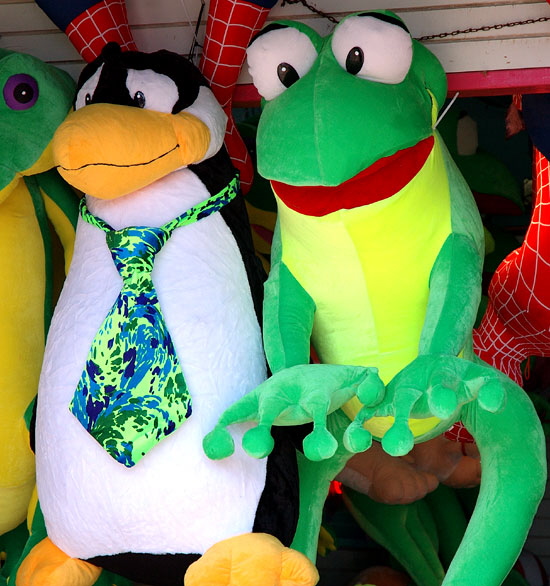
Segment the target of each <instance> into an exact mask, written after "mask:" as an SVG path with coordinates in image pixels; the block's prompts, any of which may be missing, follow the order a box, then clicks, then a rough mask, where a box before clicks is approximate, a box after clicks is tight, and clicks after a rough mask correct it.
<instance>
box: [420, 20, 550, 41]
mask: <svg viewBox="0 0 550 586" xmlns="http://www.w3.org/2000/svg"><path fill="white" fill-rule="evenodd" d="M549 20H550V16H541V17H540V18H528V19H527V20H518V21H516V22H507V23H504V24H492V25H485V26H479V27H475V28H474V27H472V28H467V29H463V30H456V31H452V32H449V33H438V34H435V35H426V36H424V37H420V38H418V39H417V40H419V41H431V40H433V39H444V38H445V37H454V36H456V35H467V34H469V33H479V32H480V31H484V32H485V31H492V30H500V29H503V28H507V27H513V26H521V25H524V24H535V23H537V22H547V21H549Z"/></svg>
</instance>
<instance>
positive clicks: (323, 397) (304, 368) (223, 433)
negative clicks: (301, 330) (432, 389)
mask: <svg viewBox="0 0 550 586" xmlns="http://www.w3.org/2000/svg"><path fill="white" fill-rule="evenodd" d="M384 391H385V389H384V385H383V383H382V381H381V380H380V378H379V376H378V371H377V369H375V368H364V367H359V366H343V365H332V364H307V365H298V366H293V367H291V368H287V369H284V370H281V371H279V372H277V373H275V374H274V375H273V376H272V377H270V378H269V379H268V380H266V381H265V382H263V383H262V384H261V385H259V386H258V387H256V388H255V389H254V390H253V391H252V392H250V393H249V394H247V395H246V396H245V397H243V398H242V399H241V400H239V401H237V402H236V403H235V404H234V405H232V406H231V407H230V408H229V409H227V410H226V411H225V412H224V413H223V415H222V416H221V418H220V419H219V421H218V423H217V425H216V427H215V428H214V429H213V430H212V431H211V432H210V433H209V434H208V435H207V436H206V437H205V438H204V442H203V446H204V450H205V452H206V454H207V455H208V457H210V458H212V459H219V458H224V457H227V456H229V455H231V454H232V453H233V451H234V445H233V439H232V437H231V435H230V433H229V431H228V430H227V427H228V426H229V425H232V424H234V423H242V422H246V421H255V422H257V424H258V425H257V426H256V427H253V428H252V429H250V430H248V431H247V432H246V433H245V435H244V437H243V448H244V450H245V451H246V452H247V453H248V454H249V455H251V456H253V457H256V458H263V457H265V456H267V455H268V454H269V453H271V450H272V449H273V438H272V436H271V427H272V426H273V425H284V426H288V425H302V424H304V423H310V422H313V431H312V432H311V433H310V434H309V435H307V436H306V438H305V439H304V442H303V448H304V455H305V456H306V457H307V458H308V459H310V460H314V461H319V460H323V459H327V458H330V457H332V456H333V455H334V453H335V452H336V449H337V448H338V442H337V440H336V439H335V438H334V436H333V435H332V434H331V433H330V432H329V431H328V429H327V416H328V415H329V414H330V413H332V412H333V411H335V410H336V409H339V408H340V407H341V406H342V405H343V404H344V403H346V402H347V401H349V400H350V399H351V398H352V397H354V396H355V395H357V396H358V397H359V399H360V400H361V401H362V402H363V403H364V404H366V405H369V406H371V405H374V404H377V403H379V402H380V400H381V399H382V397H383V395H384ZM367 434H368V432H367ZM369 435H370V434H369ZM363 443H365V442H363ZM366 447H368V445H367V446H365V448H363V449H366Z"/></svg>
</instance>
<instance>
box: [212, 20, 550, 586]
mask: <svg viewBox="0 0 550 586" xmlns="http://www.w3.org/2000/svg"><path fill="white" fill-rule="evenodd" d="M248 63H249V69H250V74H251V76H252V79H253V82H254V85H255V86H256V88H257V89H258V91H259V93H260V95H261V96H262V98H263V112H262V115H261V118H260V123H259V126H258V134H257V157H258V171H259V173H260V174H261V175H262V176H264V177H265V178H267V179H269V180H270V181H271V185H272V188H273V191H274V193H275V197H276V200H277V206H278V220H277V226H276V231H275V238H274V242H273V247H272V266H271V271H270V275H269V279H268V281H267V283H266V287H265V301H264V345H265V350H266V354H267V358H268V362H269V365H270V367H271V371H272V372H273V373H274V374H273V376H272V377H271V378H270V379H268V380H267V381H266V382H264V383H263V384H262V385H260V386H259V387H258V388H256V389H255V391H254V392H253V393H251V394H249V395H247V396H246V397H244V398H243V399H242V400H241V401H239V402H238V403H236V404H235V405H234V406H233V407H232V408H231V409H229V410H228V411H227V412H226V413H225V414H224V415H223V416H222V417H221V419H220V421H219V424H218V426H216V428H215V429H214V430H213V432H212V433H211V434H210V435H209V436H207V437H206V438H205V448H206V449H207V451H208V453H209V454H210V455H211V456H213V457H223V456H225V455H226V454H227V453H231V451H232V449H233V448H232V446H231V442H230V440H229V438H228V436H227V434H226V429H225V427H226V426H227V425H229V424H231V423H233V422H234V421H243V420H246V419H250V420H256V421H258V426H257V427H256V428H254V429H252V430H250V431H249V432H248V433H247V434H245V436H244V438H243V446H244V448H245V450H247V451H248V452H249V453H250V454H252V455H254V456H257V457H258V456H263V455H265V454H266V453H269V450H270V449H271V445H272V440H271V439H270V433H269V432H270V428H271V426H272V425H273V424H275V425H288V424H296V423H305V422H307V421H312V420H313V431H312V433H311V434H310V435H308V436H307V437H306V438H305V440H304V443H303V453H304V456H305V457H301V458H300V494H301V503H300V520H299V526H298V532H297V536H296V538H295V541H294V543H293V546H294V547H297V548H298V549H300V550H302V551H303V552H305V553H306V554H307V555H309V556H310V557H312V558H313V556H314V553H315V545H316V539H315V536H316V532H317V531H318V528H319V523H320V511H321V508H322V503H323V501H324V498H325V496H326V493H327V490H328V482H329V481H330V479H331V478H333V477H334V476H335V475H336V474H338V472H339V471H340V470H341V469H342V467H343V466H344V465H345V464H346V462H347V461H348V460H349V458H350V456H351V454H352V452H362V451H365V450H367V451H366V452H364V453H365V454H366V455H368V454H369V451H370V450H369V447H370V445H371V441H372V439H373V438H374V440H376V441H375V445H376V446H378V449H379V450H380V446H381V448H382V449H383V451H384V452H386V453H387V454H389V456H388V457H390V456H391V457H395V456H401V455H404V454H407V453H408V452H409V451H410V450H411V448H412V447H413V445H414V444H415V443H420V442H424V441H427V440H428V439H432V438H434V437H437V436H439V435H440V434H442V433H444V432H445V431H446V430H447V429H448V428H449V427H450V426H451V425H453V424H454V423H455V422H457V421H459V420H461V421H462V422H463V423H464V425H465V426H466V428H467V429H468V430H469V431H470V432H471V433H472V435H473V436H474V438H475V440H476V441H477V443H478V446H479V449H480V452H481V459H482V462H483V479H482V484H481V489H480V495H479V499H478V502H477V505H476V509H475V511H474V514H473V516H472V518H471V521H470V524H469V527H468V529H467V531H466V533H465V535H464V539H463V541H462V543H461V546H460V547H459V549H458V551H457V553H456V556H455V558H454V560H453V562H452V563H451V565H450V567H449V569H448V572H447V575H446V577H445V580H444V582H443V584H445V585H451V584H452V585H458V584H461V585H462V584H478V585H483V586H497V585H499V584H501V582H502V580H503V579H504V578H505V576H506V574H507V573H508V572H509V570H510V568H511V567H512V565H513V563H514V561H515V559H516V558H517V556H518V554H519V552H520V550H521V547H522V545H523V542H524V540H525V538H526V535H527V532H528V529H529V527H530V524H531V522H532V519H533V516H534V514H535V511H536V508H537V506H538V503H539V502H540V499H541V497H542V494H543V492H544V485H545V479H546V461H545V454H544V439H543V435H542V431H541V426H540V422H539V421H538V419H537V416H536V414H535V412H534V409H533V407H532V405H531V403H530V401H529V399H528V398H527V397H526V395H525V394H524V393H523V391H522V390H521V389H520V388H519V387H518V386H516V385H515V384H514V383H513V382H512V381H511V380H510V379H508V378H507V377H506V376H504V375H503V374H502V373H500V372H498V371H496V370H495V369H493V368H491V367H489V366H488V365H486V364H485V363H482V362H481V361H480V360H478V359H477V358H476V357H475V355H474V353H473V351H472V341H471V333H472V327H473V324H474V320H475V316H476V310H477V306H478V303H479V299H480V280H481V266H482V258H483V232H482V226H481V222H480V218H479V214H478V211H477V208H476V206H475V202H474V200H473V198H472V195H471V192H470V191H469V189H468V187H467V185H466V182H465V181H464V179H463V177H462V176H461V174H460V173H459V171H458V170H457V168H456V166H455V164H454V163H453V161H452V159H451V157H450V156H449V154H448V152H447V151H446V149H445V147H444V145H443V144H442V141H441V140H440V138H439V135H438V133H437V132H436V131H435V130H434V124H435V122H436V117H437V114H438V111H439V108H440V106H441V105H442V103H443V101H444V99H445V96H446V89H447V88H446V77H445V73H444V71H443V69H442V67H441V64H440V63H439V62H438V60H437V59H436V58H435V56H434V55H433V54H432V53H431V52H429V51H428V50H427V49H426V48H425V47H424V46H423V45H421V44H420V43H419V42H417V41H415V40H413V39H412V38H411V35H410V33H409V31H408V30H407V27H406V25H405V24H404V22H403V21H402V20H401V19H400V18H399V17H398V16H396V15H395V14H393V13H392V12H390V11H386V10H382V11H372V12H364V13H358V14H354V15H350V16H349V17H347V18H346V19H344V20H342V21H341V22H340V23H339V24H338V25H337V26H336V27H335V29H334V31H333V33H332V34H331V35H329V36H328V37H326V38H322V37H321V36H320V35H319V34H318V33H317V32H315V31H314V30H312V29H310V28H309V27H307V26H304V25H303V24H301V23H295V22H290V21H289V22H287V21H279V22H276V23H273V24H271V25H269V26H268V27H267V28H266V29H264V30H263V31H262V33H260V34H259V35H258V36H257V37H256V38H255V39H254V40H253V42H252V43H251V45H250V47H249V49H248ZM311 344H312V345H313V347H314V349H315V351H316V354H317V355H318V357H319V359H320V361H321V362H322V363H326V364H321V365H316V364H309V363H310V345H311ZM327 364H330V365H353V366H355V367H365V369H367V370H368V372H369V378H370V380H371V384H369V385H360V386H359V387H358V388H357V393H355V394H354V396H352V397H350V396H344V395H343V394H341V395H340V396H337V395H336V394H334V393H333V392H325V390H324V389H325V388H326V383H327V381H326V380H325V379H324V374H323V372H322V371H321V370H319V366H326V365H327ZM376 372H378V375H379V377H380V380H381V381H382V382H381V384H379V385H377V384H376V381H375V378H376ZM382 383H383V384H382ZM348 399H349V400H348ZM378 442H380V443H378ZM371 449H372V448H371Z"/></svg>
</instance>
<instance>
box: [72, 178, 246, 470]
mask: <svg viewBox="0 0 550 586" xmlns="http://www.w3.org/2000/svg"><path fill="white" fill-rule="evenodd" d="M236 185H237V180H236V178H235V179H234V180H233V181H232V182H231V184H230V185H229V186H227V187H226V188H225V189H224V190H222V191H221V192H220V193H218V194H216V195H214V196H212V197H211V198H209V199H207V200H206V201H204V202H202V203H200V204H199V205H197V206H195V207H193V208H191V209H190V210H188V211H186V212H185V213H184V214H182V215H181V216H179V217H177V218H175V219H174V220H172V221H170V222H168V223H167V224H165V225H164V226H162V227H160V228H156V227H144V226H140V227H129V228H124V229H122V230H113V229H112V228H111V227H110V226H109V225H108V224H107V223H105V222H104V221H103V220H101V219H99V218H96V217H95V216H93V215H92V214H91V213H90V212H89V211H88V208H87V207H86V203H85V200H84V199H83V200H82V202H81V214H82V218H83V219H84V220H86V221H87V222H89V223H90V224H92V225H93V226H96V227H97V228H100V229H101V230H103V231H105V232H106V241H107V245H108V246H109V249H110V251H111V256H112V257H113V261H114V263H115V266H116V268H117V270H118V271H119V273H120V275H121V277H122V281H123V285H122V289H121V291H120V294H119V296H118V297H117V299H116V301H115V303H114V304H113V307H112V308H111V310H110V311H109V313H108V314H107V317H106V318H105V321H104V322H103V324H102V325H101V327H100V328H99V331H98V333H97V334H96V337H95V338H94V340H93V342H92V346H91V348H90V351H89V353H88V357H87V359H86V366H85V368H84V371H83V373H82V375H81V378H80V381H79V383H78V386H77V389H76V391H75V394H74V397H73V400H72V402H71V404H70V409H71V411H72V413H73V414H74V415H75V416H76V418H77V419H78V420H79V421H80V423H81V424H82V425H83V426H84V427H85V428H86V430H87V431H88V432H89V433H90V434H91V435H92V436H93V437H94V438H95V439H96V440H97V441H98V442H99V443H100V444H101V445H102V446H103V448H105V450H106V451H107V452H108V453H109V454H110V455H111V456H112V457H113V458H114V459H115V460H117V461H118V462H120V463H122V464H124V465H125V466H127V467H131V466H134V465H135V464H136V463H137V462H139V460H140V459H141V458H142V457H143V456H145V454H147V453H148V452H149V450H150V449H151V448H153V447H154V446H155V445H156V444H157V443H158V442H159V441H160V440H161V439H163V438H164V437H166V436H167V435H169V434H170V433H172V432H173V431H175V430H176V429H177V428H178V427H179V426H180V425H181V424H182V423H183V422H184V421H185V420H186V419H187V418H188V417H189V416H190V415H191V397H190V394H189V391H188V389H187V385H186V383H185V380H184V376H183V372H182V370H181V366H180V363H179V359H178V357H177V355H176V351H175V349H174V345H173V343H172V339H171V336H170V333H169V332H168V329H167V327H166V323H165V321H164V317H163V314H162V310H161V308H160V305H159V301H158V298H157V294H156V290H155V287H154V284H153V281H152V278H151V271H152V270H153V264H154V259H155V255H156V254H157V253H158V252H159V251H160V250H161V249H162V247H163V245H164V244H165V243H166V242H167V241H168V239H169V238H170V236H171V234H172V232H173V231H174V230H175V229H176V228H181V227H183V226H186V225H188V224H191V223H193V222H196V221H198V220H200V219H202V218H205V217H207V216H209V215H210V214H212V213H214V212H217V211H218V210H220V209H221V208H222V207H223V206H224V205H225V204H227V203H229V201H231V199H232V198H233V197H234V196H235V194H236Z"/></svg>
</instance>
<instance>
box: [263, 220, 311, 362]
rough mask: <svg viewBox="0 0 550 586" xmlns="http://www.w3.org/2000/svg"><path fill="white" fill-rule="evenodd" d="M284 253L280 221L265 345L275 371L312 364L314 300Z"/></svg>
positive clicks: (273, 253)
mask: <svg viewBox="0 0 550 586" xmlns="http://www.w3.org/2000/svg"><path fill="white" fill-rule="evenodd" d="M281 256H282V243H281V233H280V227H279V224H278V223H277V225H276V226H275V234H274V236H273V245H272V251H271V259H272V260H271V262H272V264H271V270H270V272H269V278H268V280H267V282H266V284H265V297H264V328H263V329H264V347H265V353H266V357H267V361H268V364H269V366H270V368H271V371H272V372H278V371H279V370H282V369H283V368H288V367H290V366H296V365H297V364H308V363H309V357H310V337H311V330H312V328H313V317H314V314H315V303H314V301H313V299H312V298H311V297H310V296H309V294H308V293H307V292H306V291H305V290H304V289H303V287H302V286H301V285H300V284H299V283H298V281H297V280H296V279H295V278H294V276H293V275H292V273H291V272H290V271H289V269H288V268H287V266H286V265H285V264H284V263H283V261H282V259H281Z"/></svg>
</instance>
